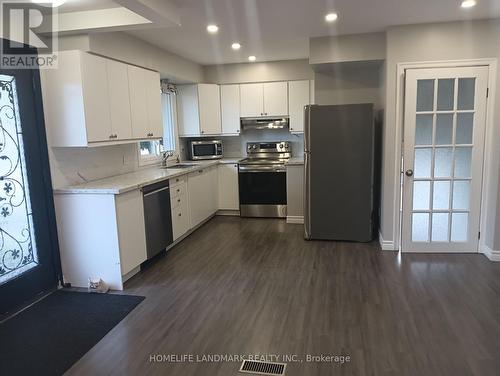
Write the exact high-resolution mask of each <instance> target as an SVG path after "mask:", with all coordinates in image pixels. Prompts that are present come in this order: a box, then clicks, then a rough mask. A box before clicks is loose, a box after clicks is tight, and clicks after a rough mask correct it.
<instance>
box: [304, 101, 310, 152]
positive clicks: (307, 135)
mask: <svg viewBox="0 0 500 376" xmlns="http://www.w3.org/2000/svg"><path fill="white" fill-rule="evenodd" d="M310 128H311V106H310V105H307V106H305V107H304V151H305V152H309V151H311V150H310V147H311V145H309V142H310V140H311V137H310V135H311V133H310V132H311V129H310Z"/></svg>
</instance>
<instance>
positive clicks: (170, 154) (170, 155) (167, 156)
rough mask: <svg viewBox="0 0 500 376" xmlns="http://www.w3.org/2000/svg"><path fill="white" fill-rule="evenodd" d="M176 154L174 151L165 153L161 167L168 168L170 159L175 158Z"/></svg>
mask: <svg viewBox="0 0 500 376" xmlns="http://www.w3.org/2000/svg"><path fill="white" fill-rule="evenodd" d="M173 156H174V152H173V151H172V150H168V151H164V152H163V153H162V155H161V166H162V167H167V161H168V158H170V157H173Z"/></svg>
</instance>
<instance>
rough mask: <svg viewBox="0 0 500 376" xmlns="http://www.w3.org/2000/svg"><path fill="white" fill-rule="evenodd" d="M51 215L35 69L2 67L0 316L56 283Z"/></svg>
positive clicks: (57, 267) (56, 268)
mask: <svg viewBox="0 0 500 376" xmlns="http://www.w3.org/2000/svg"><path fill="white" fill-rule="evenodd" d="M1 41H2V40H1V39H0V42H1ZM4 48H5V46H4ZM54 218H55V217H54V206H53V201H52V188H51V181H50V169H49V164H48V154H47V144H46V136H45V128H44V122H43V111H42V102H41V90H40V79H39V74H38V71H37V70H30V69H19V70H6V69H0V319H1V318H2V317H3V316H4V315H7V314H9V313H10V312H13V311H15V310H16V309H17V308H18V307H20V306H22V305H23V304H25V303H27V302H29V301H32V300H33V299H36V297H37V296H38V295H39V294H41V293H44V292H46V291H49V290H51V289H54V288H55V287H56V286H57V282H58V275H59V273H60V272H59V270H60V264H59V256H58V255H59V253H58V249H57V232H56V228H55V219H54Z"/></svg>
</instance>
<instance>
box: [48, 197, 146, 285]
mask: <svg viewBox="0 0 500 376" xmlns="http://www.w3.org/2000/svg"><path fill="white" fill-rule="evenodd" d="M54 202H55V207H56V217H57V228H58V234H59V249H60V253H61V265H62V271H63V276H64V280H65V282H69V283H71V285H72V286H74V287H87V285H88V279H89V278H102V279H103V280H104V281H105V282H106V283H107V284H108V285H109V287H110V288H111V289H113V290H123V282H124V281H125V280H126V278H127V277H129V276H130V275H131V274H132V273H133V272H134V271H138V270H139V269H138V268H139V266H140V264H141V263H142V262H144V261H145V260H146V257H147V256H146V233H145V229H144V206H143V201H142V192H141V191H140V190H138V189H137V190H134V191H130V192H126V193H123V194H119V195H114V194H87V193H78V194H56V195H55V196H54Z"/></svg>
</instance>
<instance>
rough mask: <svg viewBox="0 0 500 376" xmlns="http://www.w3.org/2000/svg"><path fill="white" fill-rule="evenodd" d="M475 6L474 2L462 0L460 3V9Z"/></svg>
mask: <svg viewBox="0 0 500 376" xmlns="http://www.w3.org/2000/svg"><path fill="white" fill-rule="evenodd" d="M476 4H477V2H476V0H464V1H462V5H461V7H462V8H472V7H475V6H476Z"/></svg>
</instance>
